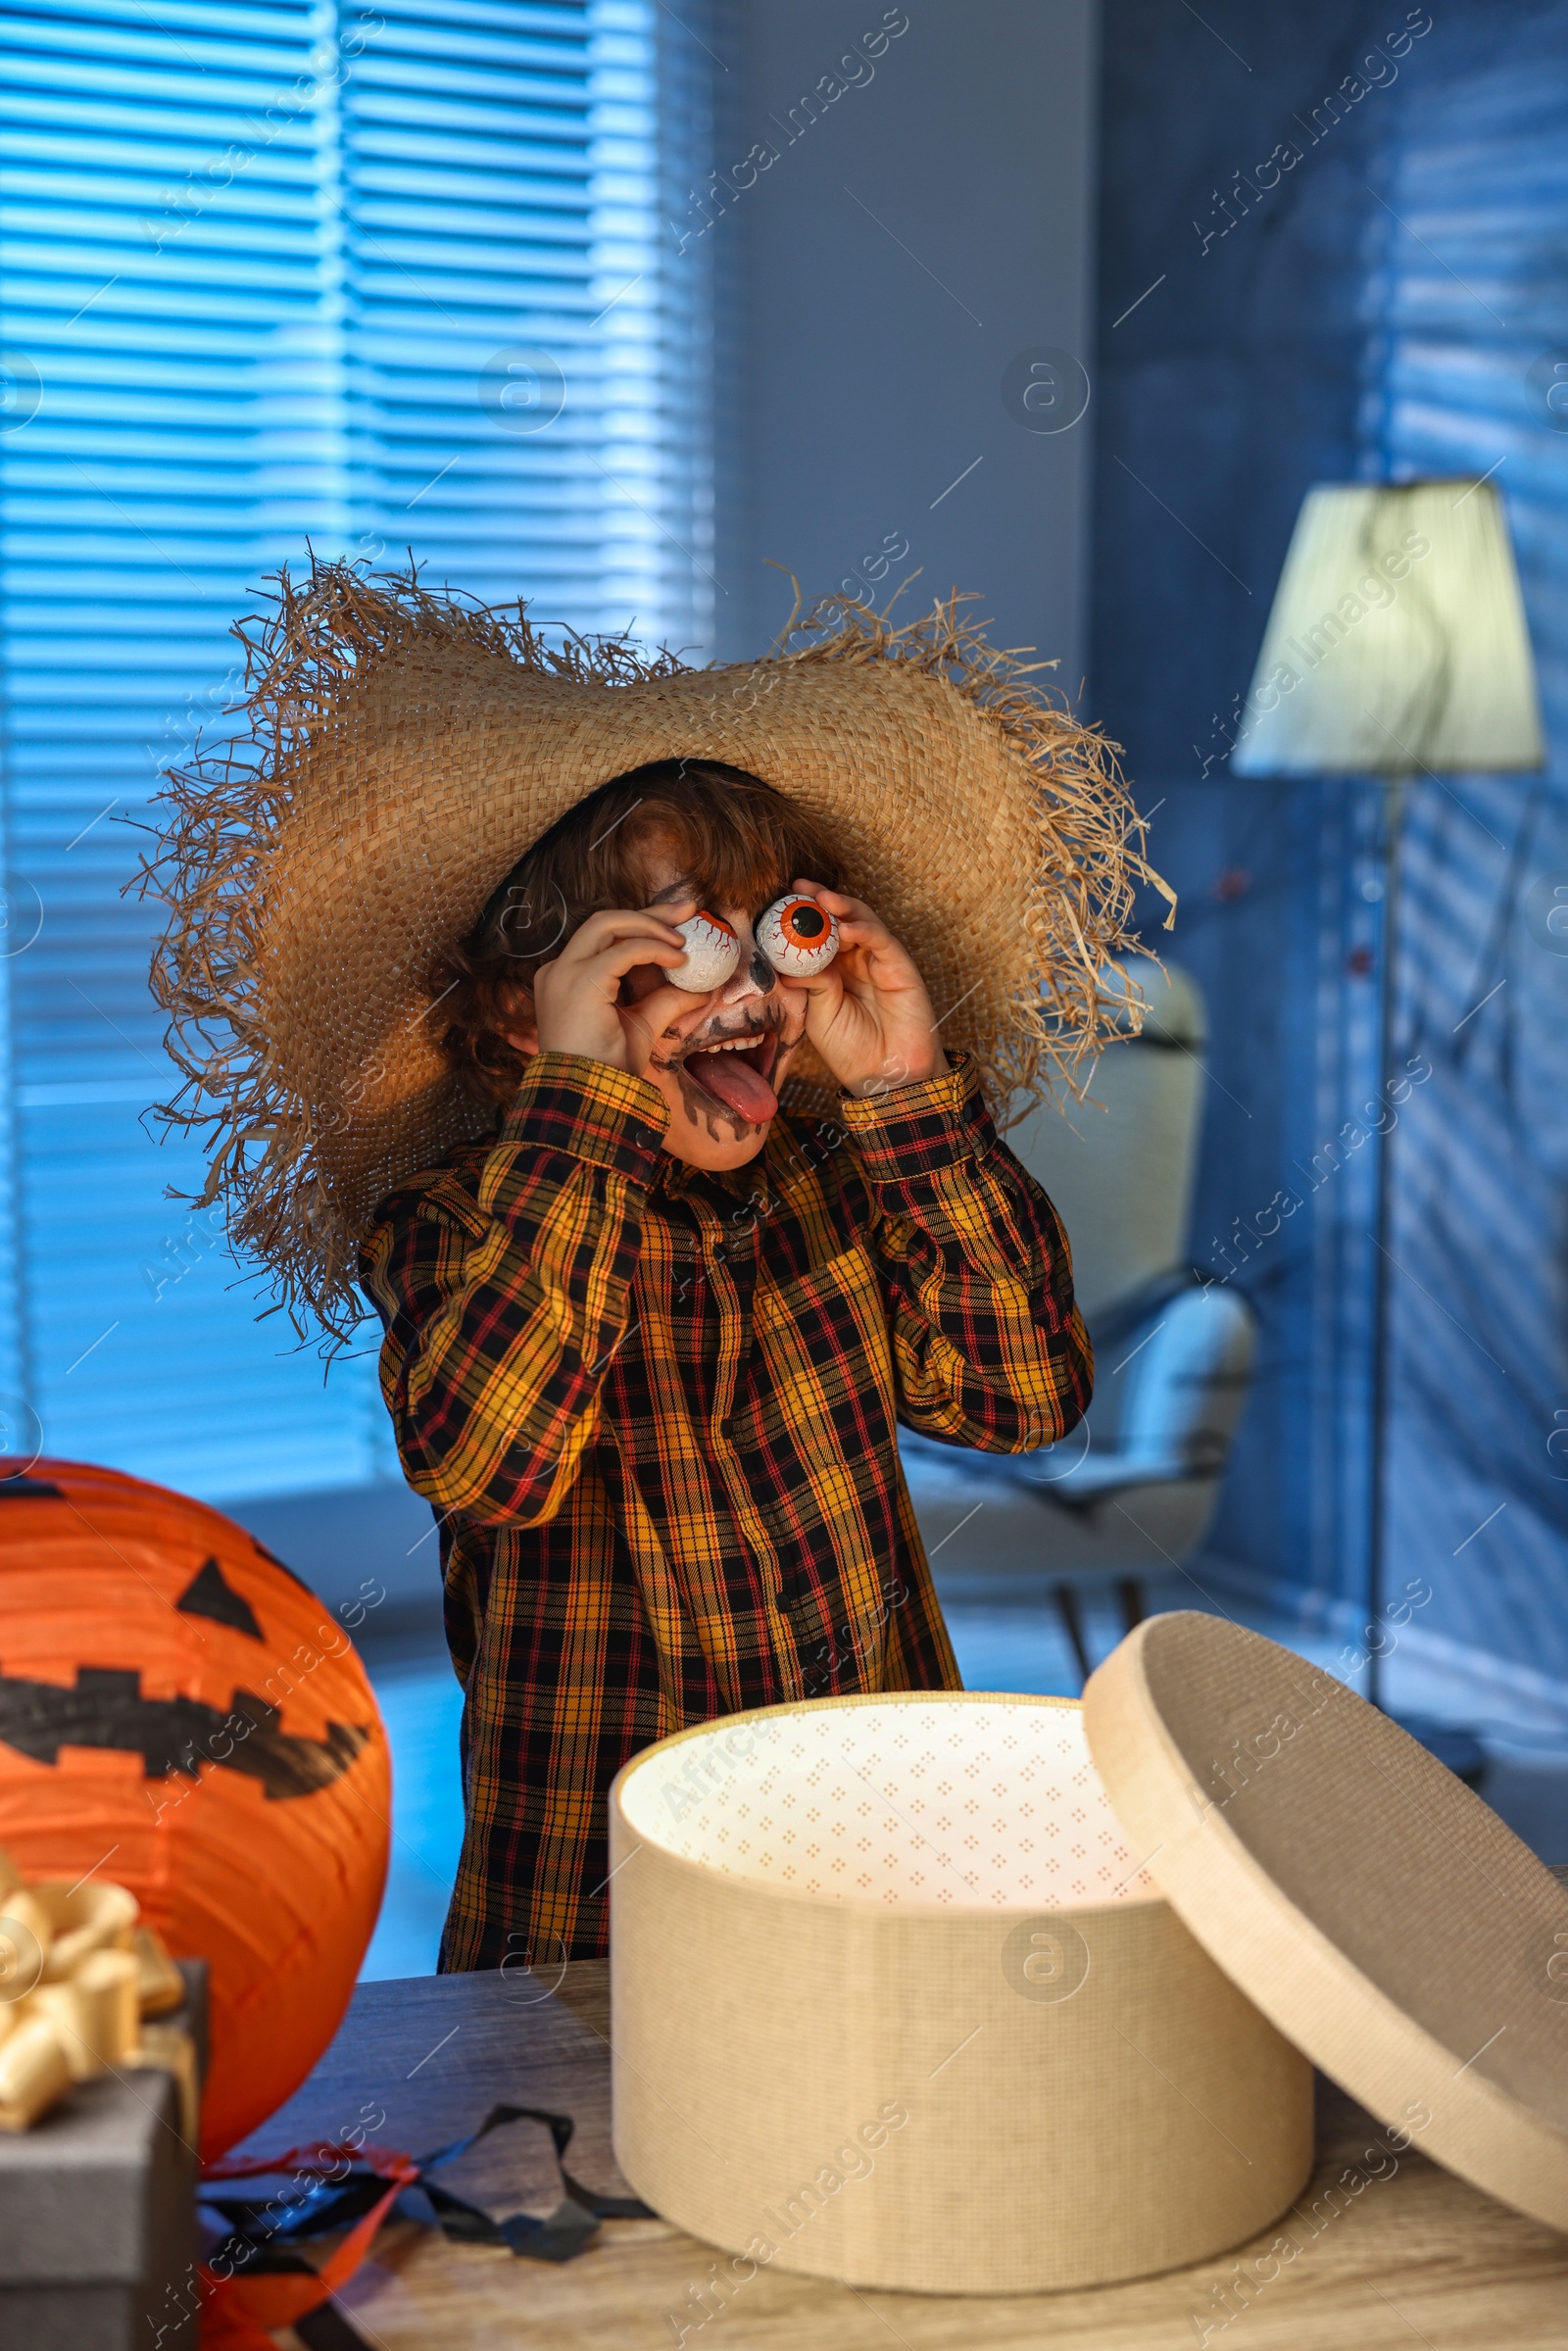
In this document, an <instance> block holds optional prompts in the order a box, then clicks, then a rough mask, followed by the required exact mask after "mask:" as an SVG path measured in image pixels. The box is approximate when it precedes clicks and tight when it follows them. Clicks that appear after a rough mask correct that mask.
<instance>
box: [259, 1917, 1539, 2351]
mask: <svg viewBox="0 0 1568 2351" xmlns="http://www.w3.org/2000/svg"><path fill="white" fill-rule="evenodd" d="M608 1972H609V1971H608V1968H607V1966H606V1965H605V1964H603V1963H601V1962H583V1963H580V1964H578V1965H575V1966H572V1967H569V1968H567V1969H566V1970H565V1971H564V1978H563V1981H562V1982H561V1984H560V1985H559V1987H558V1988H557V1989H556V1990H555V1991H554V1993H552V1992H550V1991H548V1990H546V1988H545V1985H544V1984H542V1983H540V1982H537V1981H535V1980H533V1979H530V1978H527V1977H522V1978H519V1979H517V1980H516V1981H515V1982H508V1981H505V1980H504V1979H503V1978H502V1977H501V1976H499V1975H474V1976H444V1977H429V1978H417V1979H415V1980H411V1981H409V1982H407V1983H394V1984H363V1985H362V1986H361V1987H360V1989H359V1991H358V1992H357V1993H356V1995H355V1999H354V2005H353V2007H352V2009H351V2011H350V2013H349V2016H348V2018H347V2020H346V2021H345V2023H344V2026H343V2029H342V2031H341V2032H340V2033H339V2034H338V2036H337V2039H336V2040H335V2041H334V2042H333V2044H332V2046H331V2048H330V2049H329V2050H328V2051H327V2054H326V2056H325V2057H324V2058H323V2059H322V2061H321V2063H320V2065H319V2067H318V2068H317V2070H316V2072H315V2073H314V2074H313V2075H312V2077H311V2079H310V2081H309V2082H307V2083H306V2085H305V2087H304V2088H303V2089H302V2090H301V2091H300V2093H299V2095H298V2096H297V2097H296V2098H294V2099H293V2100H291V2102H290V2103H289V2105H288V2106H287V2107H285V2108H284V2109H283V2110H282V2111H281V2113H279V2114H277V2115H275V2116H274V2117H273V2118H272V2120H271V2122H270V2123H269V2124H268V2126H267V2127H266V2129H265V2131H262V2132H260V2133H258V2135H257V2137H256V2138H255V2139H254V2140H253V2141H252V2142H251V2143H250V2148H249V2150H248V2151H250V2152H256V2153H260V2152H264V2151H266V2150H268V2149H276V2148H283V2147H287V2146H289V2145H291V2144H295V2143H297V2142H299V2141H301V2140H304V2139H308V2138H312V2137H329V2138H337V2137H339V2136H341V2135H342V2134H343V2132H344V2131H348V2130H351V2129H353V2128H354V2126H355V2125H356V2124H357V2123H359V2122H360V2121H361V2120H362V2118H363V2120H364V2121H365V2123H366V2124H367V2125H369V2126H371V2127H372V2134H373V2136H374V2137H375V2138H377V2139H378V2140H379V2141H380V2142H381V2143H382V2144H383V2145H386V2146H392V2147H398V2148H402V2149H406V2150H408V2151H410V2152H412V2153H415V2154H421V2153H427V2152H429V2151H430V2150H431V2149H433V2148H434V2147H436V2146H438V2145H440V2144H442V2143H444V2142H445V2141H447V2140H449V2139H452V2138H456V2137H459V2136H461V2135H462V2134H463V2133H465V2132H466V2131H469V2130H471V2129H472V2128H473V2127H474V2126H475V2125H476V2124H477V2123H478V2122H479V2121H480V2119H481V2118H482V2116H483V2115H484V2113H485V2112H486V2110H487V2109H488V2108H489V2107H490V2106H491V2105H492V2104H493V2103H494V2102H496V2101H497V2100H498V2099H507V2100H511V2101H514V2102H515V2103H519V2104H526V2105H537V2106H544V2107H547V2108H551V2109H553V2110H555V2111H557V2112H562V2113H567V2114H570V2115H571V2116H572V2117H573V2118H574V2119H575V2122H576V2125H577V2135H576V2138H575V2140H574V2142H573V2144H572V2148H571V2152H570V2155H569V2156H568V2159H567V2160H568V2163H569V2165H570V2167H571V2169H572V2170H573V2171H574V2172H575V2173H576V2174H577V2176H578V2178H579V2179H581V2180H583V2181H584V2182H585V2184H587V2185H588V2186H591V2187H596V2188H599V2189H601V2190H605V2191H609V2192H618V2193H622V2194H623V2193H625V2192H626V2190H625V2186H624V2183H623V2182H622V2181H621V2180H620V2177H619V2175H618V2173H617V2172H616V2170H615V2164H614V2158H613V2154H612V2152H611V2131H610V2051H609V2042H608V2033H609V2030H610V2018H609V1989H608ZM547 1981H548V1980H547ZM382 2110H384V2114H385V2120H384V2122H381V2123H376V2122H375V2117H376V2115H377V2113H378V2112H379V2111H382ZM1368 2149H1373V2150H1379V2149H1383V2150H1386V2149H1387V2134H1386V2133H1383V2132H1380V2131H1377V2130H1376V2128H1375V2127H1374V2126H1373V2125H1372V2124H1371V2122H1370V2121H1369V2119H1368V2118H1367V2117H1366V2116H1365V2115H1364V2114H1363V2113H1361V2111H1360V2110H1359V2108H1357V2107H1355V2106H1353V2105H1352V2104H1351V2103H1350V2102H1349V2100H1348V2099H1346V2098H1344V2097H1342V2096H1341V2095H1340V2093H1339V2092H1338V2091H1336V2090H1334V2089H1332V2088H1330V2087H1329V2086H1328V2085H1326V2084H1325V2085H1323V2086H1322V2089H1321V2092H1320V2110H1319V2152H1320V2162H1319V2166H1318V2171H1317V2173H1316V2175H1315V2177H1314V2180H1313V2183H1312V2186H1311V2188H1310V2189H1309V2190H1308V2191H1307V2193H1306V2194H1305V2195H1303V2196H1302V2198H1301V2199H1300V2201H1299V2204H1298V2205H1297V2206H1296V2207H1295V2208H1294V2209H1293V2211H1292V2213H1290V2214H1288V2215H1286V2216H1285V2218H1284V2219H1283V2220H1282V2221H1281V2222H1280V2223H1278V2224H1277V2225H1276V2227H1275V2228H1273V2229H1268V2230H1266V2231H1265V2232H1264V2233H1263V2235H1262V2236H1260V2237H1258V2238H1257V2239H1255V2240H1253V2241H1252V2242H1251V2243H1250V2244H1249V2245H1247V2246H1243V2247H1240V2248H1238V2250H1237V2252H1236V2253H1235V2254H1233V2255H1231V2256H1228V2257H1226V2258H1225V2259H1222V2260H1218V2261H1212V2262H1203V2263H1201V2264H1199V2265H1198V2266H1197V2267H1196V2268H1194V2269H1191V2270H1181V2271H1174V2272H1170V2273H1167V2274H1166V2275H1165V2276H1163V2277H1160V2278H1146V2279H1143V2280H1141V2281H1140V2282H1138V2283H1137V2284H1133V2285H1123V2286H1105V2287H1101V2288H1098V2289H1096V2290H1095V2291H1093V2292H1084V2293H1064V2294H1041V2295H1026V2296H1023V2295H1020V2296H1011V2295H1009V2296H1000V2297H997V2298H991V2297H983V2298H975V2297H963V2298H959V2297H948V2296H932V2295H922V2294H885V2293H860V2292H857V2291H855V2290H853V2289H851V2288H849V2287H846V2286H841V2285H832V2284H828V2283H825V2282H822V2281H820V2280H817V2279H813V2278H802V2277H799V2276H791V2275H788V2274H786V2273H785V2272H783V2271H781V2270H777V2269H774V2268H772V2267H764V2268H759V2269H758V2270H757V2272H756V2274H755V2275H754V2276H752V2277H751V2278H749V2279H748V2280H747V2281H746V2282H745V2283H744V2284H736V2283H733V2282H732V2283H731V2284H730V2287H729V2289H728V2291H727V2292H726V2294H725V2295H724V2298H723V2301H722V2303H720V2302H719V2301H717V2300H715V2299H713V2298H712V2297H710V2299H709V2300H708V2302H707V2303H706V2305H705V2303H704V2301H703V2300H702V2293H703V2289H704V2287H705V2285H706V2284H707V2283H708V2281H709V2280H710V2278H711V2277H712V2275H713V2272H714V2267H715V2265H716V2266H717V2267H718V2269H719V2271H720V2272H721V2273H725V2274H727V2273H728V2264H727V2262H725V2261H723V2260H722V2258H721V2257H720V2256H719V2255H718V2254H717V2253H716V2252H715V2250H714V2248H712V2247H711V2246H707V2245H703V2244H699V2243H698V2242H697V2241H696V2240H695V2239H694V2238H692V2237H689V2236H686V2235H684V2234H683V2233H682V2232H681V2230H679V2229H673V2228H671V2227H669V2226H668V2225H667V2224H666V2223H664V2222H662V2221H608V2222H606V2223H605V2225H604V2227H603V2229H602V2230H601V2233H600V2236H599V2239H598V2241H597V2243H596V2244H595V2245H594V2246H593V2247H592V2248H591V2249H590V2250H589V2251H588V2252H587V2253H585V2254H582V2255H580V2256H579V2257H578V2259H576V2260H575V2261H571V2262H567V2263H564V2264H563V2265H561V2266H560V2267H554V2266H551V2265H549V2264H547V2263H544V2262H535V2261H526V2260H519V2259H518V2258H516V2257H515V2255H514V2254H512V2253H510V2252H506V2251H501V2250H497V2249H493V2248H490V2247H486V2246H464V2245H452V2244H448V2243H447V2241H446V2239H445V2238H444V2237H443V2236H441V2235H440V2233H439V2232H438V2231H437V2230H435V2229H424V2228H419V2227H417V2226H416V2225H414V2224H412V2223H397V2224H395V2225H394V2226H393V2227H391V2228H390V2229H385V2230H383V2231H382V2234H381V2236H380V2237H379V2239H378V2240H377V2247H376V2257H375V2259H374V2260H373V2262H371V2263H369V2264H368V2265H367V2267H366V2268H365V2269H364V2270H362V2271H361V2273H360V2275H359V2277H358V2278H356V2279H355V2281H354V2283H353V2284H352V2285H351V2286H350V2287H349V2288H348V2289H347V2291H346V2292H345V2294H344V2295H343V2297H342V2305H343V2308H344V2309H345V2310H346V2311H347V2312H348V2313H349V2314H350V2316H351V2317H352V2318H353V2320H354V2322H355V2324H356V2325H357V2326H358V2327H359V2328H360V2330H361V2332H362V2333H363V2334H364V2336H365V2338H366V2340H367V2342H368V2343H369V2344H370V2345H372V2346H380V2347H382V2351H512V2347H513V2346H517V2351H531V2347H532V2346H536V2345H539V2346H557V2345H559V2346H562V2347H563V2351H566V2347H568V2346H569V2347H572V2351H578V2347H580V2351H588V2346H590V2345H592V2346H594V2347H595V2351H601V2347H613V2351H658V2347H659V2346H665V2347H668V2346H673V2345H677V2344H679V2343H681V2342H684V2343H685V2344H686V2345H687V2346H688V2347H692V2351H711V2347H712V2346H714V2345H716V2344H722V2345H723V2346H724V2351H786V2347H790V2351H793V2346H796V2345H799V2346H801V2351H888V2346H889V2345H890V2344H896V2343H902V2344H904V2345H905V2346H906V2351H973V2346H976V2345H984V2346H992V2345H995V2346H999V2347H1000V2346H1009V2347H1010V2346H1018V2351H1024V2346H1027V2347H1028V2351H1039V2346H1042V2345H1047V2344H1050V2345H1061V2346H1064V2347H1066V2351H1162V2346H1167V2345H1168V2346H1169V2347H1170V2351H1178V2347H1179V2346H1191V2345H1193V2344H1195V2343H1200V2342H1206V2343H1207V2344H1208V2345H1210V2346H1213V2345H1216V2344H1221V2343H1223V2344H1224V2345H1225V2347H1226V2351H1238V2347H1240V2351H1412V2347H1413V2346H1415V2345H1418V2344H1420V2343H1423V2342H1424V2343H1426V2344H1427V2345H1429V2346H1430V2347H1431V2351H1497V2347H1498V2346H1505V2347H1506V2351H1563V2347H1564V2345H1565V2344H1568V2237H1564V2236H1559V2235H1557V2234H1556V2233H1554V2232H1553V2231H1552V2230H1550V2229H1544V2228H1541V2227H1539V2226H1538V2225H1536V2224H1535V2223H1533V2222H1530V2221H1526V2220H1522V2219H1520V2218H1519V2216H1518V2215H1517V2214H1515V2213H1512V2212H1510V2211H1508V2210H1507V2209H1506V2208H1505V2207H1504V2206H1502V2205H1499V2204H1495V2203H1494V2202H1492V2201H1491V2200H1490V2199H1489V2198H1488V2197H1485V2196H1482V2195H1480V2194H1478V2193H1477V2192H1476V2191H1475V2190H1473V2189H1471V2188H1469V2187H1466V2186H1465V2185H1464V2184H1463V2183H1462V2182H1461V2181H1460V2180H1455V2179H1453V2178H1451V2177H1450V2176H1449V2175H1448V2174H1447V2173H1445V2172H1443V2171H1440V2170H1438V2169H1437V2168H1436V2167H1435V2166H1434V2165H1433V2164H1431V2163H1429V2162H1427V2161H1426V2160H1425V2159H1424V2158H1422V2157H1421V2156H1419V2155H1417V2154H1415V2153H1414V2152H1413V2151H1412V2152H1409V2153H1405V2154H1402V2155H1400V2156H1399V2157H1398V2158H1397V2169H1391V2168H1390V2167H1391V2165H1392V2164H1393V2163H1394V2160H1395V2159H1394V2158H1393V2157H1391V2156H1390V2155H1389V2154H1388V2153H1387V2152H1386V2151H1385V2152H1375V2153H1374V2155H1373V2157H1372V2159H1371V2163H1370V2166H1369V2165H1368V2162H1367V2160H1366V2158H1365V2151H1366V2150H1368ZM1347 2172H1349V2174H1350V2177H1351V2178H1352V2179H1356V2180H1360V2181H1361V2184H1360V2185H1359V2187H1356V2188H1354V2189H1353V2190H1348V2189H1346V2188H1342V2189H1341V2191H1340V2193H1339V2194H1338V2195H1337V2196H1336V2197H1335V2198H1333V2199H1327V2198H1326V2195H1325V2191H1326V2190H1327V2189H1328V2187H1329V2186H1330V2184H1331V2183H1333V2182H1335V2181H1339V2180H1342V2179H1343V2178H1344V2177H1345V2175H1346V2174H1347ZM1374 2174H1376V2175H1381V2176H1371V2175H1374ZM441 2177H442V2178H443V2179H444V2180H447V2181H448V2183H449V2184H450V2185H451V2186H452V2187H453V2188H454V2189H455V2190H459V2191H461V2192H463V2193H466V2194H468V2195H469V2196H471V2197H473V2198H474V2199H475V2200H476V2201H482V2202H484V2203H485V2204H487V2206H488V2207H489V2208H490V2209H491V2210H493V2211H495V2212H496V2213H497V2214H498V2215H503V2216H504V2215H505V2214H507V2213H510V2212H515V2211H517V2210H519V2209H525V2210H532V2211H536V2212H541V2213H542V2212H545V2211H548V2210H549V2209H550V2208H551V2207H552V2205H553V2204H554V2203H555V2202H556V2200H557V2198H558V2196H559V2193H560V2188H559V2181H558V2179H557V2175H556V2173H555V2170H554V2167H553V2164H552V2162H551V2161H550V2158H549V2152H548V2142H547V2140H546V2137H545V2133H544V2132H543V2131H542V2130H540V2129H537V2128H536V2127H535V2126H533V2125H516V2126H513V2127H511V2128H510V2129H508V2130H507V2131H500V2132H498V2133H497V2134H496V2135H495V2137H494V2139H493V2140H491V2141H489V2142H487V2144H486V2148H485V2149H484V2151H483V2159H482V2161H481V2157H480V2154H479V2153H478V2152H476V2154H475V2155H474V2156H473V2157H470V2158H468V2159H467V2162H466V2167H465V2169H464V2171H463V2174H462V2176H461V2177H460V2176H459V2173H458V2171H457V2169H456V2167H454V2168H452V2169H450V2170H449V2171H446V2172H443V2174H442V2175H441ZM841 2192H842V2193H846V2194H853V2192H854V2182H853V2181H850V2182H847V2183H846V2186H845V2188H844V2189H843V2190H842V2191H841ZM1314 2198H1316V2199H1317V2200H1318V2209H1317V2212H1316V2214H1315V2215H1314V2213H1313V2209H1312V2207H1313V2201H1314ZM1281 2237H1288V2238H1289V2239H1290V2240H1291V2242H1292V2243H1293V2244H1294V2245H1295V2247H1296V2251H1295V2253H1294V2256H1292V2257H1290V2258H1288V2259H1286V2258H1282V2255H1281V2254H1280V2253H1279V2252H1276V2253H1275V2254H1274V2255H1273V2256H1272V2257H1271V2256H1270V2254H1269V2247H1270V2245H1271V2244H1272V2243H1274V2242H1275V2241H1276V2240H1277V2239H1279V2238H1281ZM1258 2259H1261V2262H1262V2267H1263V2272H1264V2273H1265V2275H1264V2276H1263V2278H1262V2279H1261V2281H1260V2280H1259V2278H1258V2276H1257V2273H1256V2271H1255V2269H1254V2268H1253V2264H1254V2262H1255V2261H1257V2260H1258ZM1238 2265H1240V2266H1241V2268H1242V2270H1243V2271H1244V2273H1248V2274H1250V2276H1251V2278H1252V2282H1251V2284H1250V2286H1249V2287H1248V2288H1247V2289H1246V2294H1245V2299H1243V2298H1242V2296H1241V2294H1240V2293H1239V2292H1238V2289H1237V2287H1236V2284H1235V2280H1236V2278H1237V2272H1238ZM1227 2287H1228V2288H1229V2293H1228V2298H1227V2295H1226V2289H1227ZM705 2310H706V2314H707V2321H706V2324H703V2323H701V2322H703V2320H704V2316H705ZM1227 2314H1228V2315H1227ZM682 2329H684V2332H683V2331H682ZM276 2339H277V2341H278V2343H279V2344H280V2345H283V2346H288V2347H289V2351H293V2346H294V2345H295V2342H296V2338H295V2337H294V2336H293V2335H292V2334H290V2333H282V2334H279V2335H278V2337H277V2338H276Z"/></svg>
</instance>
